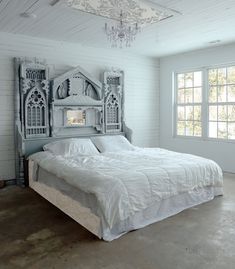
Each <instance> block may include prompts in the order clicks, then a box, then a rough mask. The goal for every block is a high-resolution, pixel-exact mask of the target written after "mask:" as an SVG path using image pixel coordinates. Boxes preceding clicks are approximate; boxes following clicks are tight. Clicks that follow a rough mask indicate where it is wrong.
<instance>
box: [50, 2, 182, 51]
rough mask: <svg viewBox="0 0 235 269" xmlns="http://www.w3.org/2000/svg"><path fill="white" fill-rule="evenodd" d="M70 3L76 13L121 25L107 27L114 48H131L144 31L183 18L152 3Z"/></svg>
mask: <svg viewBox="0 0 235 269" xmlns="http://www.w3.org/2000/svg"><path fill="white" fill-rule="evenodd" d="M54 1H58V0H54ZM66 2H67V5H68V6H69V7H71V8H73V9H76V10H79V11H82V12H86V13H90V14H93V15H96V16H101V17H104V18H108V19H112V20H115V21H117V24H116V25H115V26H108V24H107V23H106V24H105V33H106V35H107V37H108V39H109V40H110V42H111V44H112V47H118V46H119V47H123V46H124V45H125V46H127V47H130V45H131V43H132V42H133V41H134V40H135V38H136V35H137V34H138V33H139V32H140V27H141V28H143V27H145V26H147V25H150V24H153V23H157V22H159V21H162V20H165V19H168V18H170V17H172V16H174V15H177V14H180V12H178V11H176V10H173V9H170V8H166V7H164V6H161V5H159V4H156V3H154V2H153V1H152V0H122V1H117V0H66ZM123 11H125V13H124V12H123Z"/></svg>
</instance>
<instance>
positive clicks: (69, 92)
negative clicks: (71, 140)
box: [51, 67, 104, 137]
mask: <svg viewBox="0 0 235 269" xmlns="http://www.w3.org/2000/svg"><path fill="white" fill-rule="evenodd" d="M51 106H52V108H51V110H52V113H51V123H52V136H54V137H58V136H65V135H77V134H82V135H85V134H94V133H104V119H103V112H104V101H103V91H102V83H101V82H100V81H98V80H96V79H95V78H93V77H92V76H91V75H90V74H88V73H87V72H86V71H85V70H83V69H82V68H81V67H76V68H74V69H72V70H70V71H69V72H67V73H65V74H63V75H61V76H59V77H57V78H55V79H54V80H52V102H51ZM67 110H82V111H84V113H85V114H86V123H85V125H84V126H83V127H80V128H79V127H76V128H73V127H69V126H68V125H67V124H66V122H65V118H66V117H65V112H66V111H67Z"/></svg>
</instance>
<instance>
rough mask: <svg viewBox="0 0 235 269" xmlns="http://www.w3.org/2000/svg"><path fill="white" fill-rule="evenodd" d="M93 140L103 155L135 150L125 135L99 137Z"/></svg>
mask: <svg viewBox="0 0 235 269" xmlns="http://www.w3.org/2000/svg"><path fill="white" fill-rule="evenodd" d="M91 140H92V142H93V143H94V144H95V145H96V147H97V148H98V150H99V151H100V152H102V153H103V152H113V151H120V150H134V149H135V147H134V146H133V145H132V144H131V143H130V142H129V141H128V140H127V139H126V138H125V137H124V136H123V135H109V136H97V137H92V138H91Z"/></svg>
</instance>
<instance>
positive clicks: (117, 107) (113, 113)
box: [104, 70, 124, 133]
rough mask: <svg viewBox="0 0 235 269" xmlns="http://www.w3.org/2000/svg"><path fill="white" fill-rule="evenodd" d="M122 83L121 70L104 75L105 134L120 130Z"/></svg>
mask: <svg viewBox="0 0 235 269" xmlns="http://www.w3.org/2000/svg"><path fill="white" fill-rule="evenodd" d="M123 81H124V74H123V71H121V70H111V71H106V72H105V73H104V102H105V131H106V133H113V132H120V131H121V130H122V122H123V117H124V112H123V103H124V101H123V100H124V95H123Z"/></svg>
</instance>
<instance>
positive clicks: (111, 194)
mask: <svg viewBox="0 0 235 269" xmlns="http://www.w3.org/2000/svg"><path fill="white" fill-rule="evenodd" d="M30 159H32V160H33V161H35V162H36V163H38V165H39V166H40V167H42V168H43V169H45V170H46V171H48V172H50V173H53V174H55V175H56V176H57V177H59V178H62V179H64V180H65V181H66V182H67V183H68V184H70V185H72V186H74V187H76V188H79V189H80V190H82V191H84V192H87V193H92V194H94V195H95V196H96V198H97V200H98V202H99V207H100V208H101V213H100V214H102V216H100V217H101V218H102V221H104V222H105V224H106V225H108V227H109V228H110V229H112V227H113V226H114V225H115V224H116V223H118V222H120V221H123V220H125V219H127V218H128V217H130V216H132V215H134V214H135V213H136V212H138V211H141V210H143V209H146V208H148V207H149V206H152V205H153V204H154V203H156V202H159V201H160V200H162V199H166V198H169V197H171V196H174V195H177V194H180V193H184V192H188V191H190V190H195V189H197V188H201V187H205V186H214V187H222V184H223V179H222V178H223V177H222V171H221V169H220V167H219V166H218V165H217V164H216V163H215V162H213V161H211V160H208V159H204V158H201V157H197V156H194V155H189V154H182V153H176V152H171V151H168V150H164V149H159V148H155V149H142V148H136V149H135V150H134V151H120V152H117V153H104V154H100V155H98V156H83V157H76V158H74V157H73V158H64V157H63V156H56V155H53V154H51V153H49V152H39V153H36V154H34V155H32V156H31V157H30Z"/></svg>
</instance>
